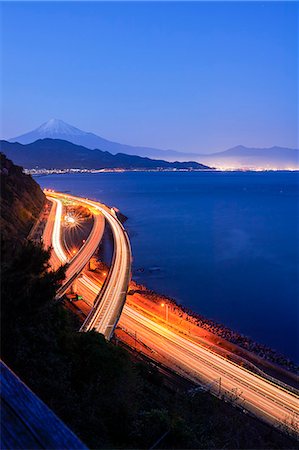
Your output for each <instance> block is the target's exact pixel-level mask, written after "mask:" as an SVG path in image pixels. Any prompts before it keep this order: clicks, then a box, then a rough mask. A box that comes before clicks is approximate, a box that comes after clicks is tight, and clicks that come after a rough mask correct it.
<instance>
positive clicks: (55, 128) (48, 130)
mask: <svg viewBox="0 0 299 450" xmlns="http://www.w3.org/2000/svg"><path fill="white" fill-rule="evenodd" d="M34 132H35V133H37V134H38V135H39V136H40V137H41V138H42V137H52V136H53V137H55V136H63V135H65V136H82V135H85V134H86V133H85V132H84V131H82V130H79V128H76V127H73V126H72V125H69V124H68V123H66V122H64V121H63V120H60V119H50V120H48V122H45V123H43V124H42V125H40V126H39V127H38V128H37V129H36V130H34Z"/></svg>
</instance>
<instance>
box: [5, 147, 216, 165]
mask: <svg viewBox="0 0 299 450" xmlns="http://www.w3.org/2000/svg"><path fill="white" fill-rule="evenodd" d="M0 150H1V152H2V153H4V154H5V155H6V156H7V157H8V158H10V159H12V160H13V161H14V163H16V164H18V165H21V166H23V167H24V168H26V169H33V168H38V169H71V168H76V169H145V170H156V169H164V170H166V169H193V170H194V169H196V170H206V169H209V167H208V166H205V165H202V164H199V163H198V162H194V161H190V162H169V161H163V160H156V159H150V158H142V157H140V156H133V155H125V154H123V153H118V154H117V155H112V154H111V153H109V152H104V151H102V150H98V149H95V150H90V149H88V148H86V147H83V146H82V145H76V144H73V143H71V142H68V141H65V140H61V139H39V140H37V141H35V142H33V143H31V144H25V145H24V144H20V143H18V142H7V141H0Z"/></svg>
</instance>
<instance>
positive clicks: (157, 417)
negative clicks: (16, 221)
mask: <svg viewBox="0 0 299 450" xmlns="http://www.w3.org/2000/svg"><path fill="white" fill-rule="evenodd" d="M19 176H20V177H22V175H21V174H19ZM33 193H34V190H33V192H32V195H33ZM7 239H8V241H9V239H10V236H9V235H8V237H7ZM12 239H13V236H12ZM48 258H49V253H48V252H46V251H44V250H42V249H41V247H38V246H34V245H33V244H32V243H26V244H23V245H22V246H21V247H20V248H19V250H18V251H17V252H16V254H15V255H14V257H13V258H11V259H10V260H9V261H7V262H6V264H5V265H4V267H2V269H3V272H2V284H1V291H2V292H1V293H2V315H1V325H2V326H1V333H2V336H1V343H2V358H3V360H4V361H5V362H6V363H7V364H8V366H10V367H11V368H12V369H13V370H14V371H15V372H16V373H17V375H19V376H20V378H21V379H22V380H23V381H24V382H25V383H26V384H27V385H28V386H29V387H30V388H31V389H32V390H33V391H34V392H35V393H36V394H37V395H38V396H39V397H40V398H41V399H42V400H44V401H45V402H46V403H47V404H48V406H49V407H50V408H52V409H53V410H54V412H56V413H57V414H58V416H59V417H60V418H61V419H63V420H64V422H65V423H66V424H67V425H69V426H70V427H71V429H72V430H73V431H74V432H75V433H76V434H77V435H78V436H79V437H80V438H81V439H82V440H83V442H85V443H86V444H87V445H88V446H89V447H90V448H139V449H141V448H150V447H151V446H153V445H154V443H155V442H157V441H158V440H159V439H160V438H161V437H162V436H164V437H163V438H162V439H161V441H160V443H159V444H158V445H157V446H156V447H157V448H193V449H198V448H209V449H212V448H224V447H225V448H238V449H246V448H260V449H266V448H267V449H275V448H277V449H283V448H285V449H286V448H296V446H295V444H294V442H293V441H292V440H290V439H288V438H287V437H285V436H284V435H282V434H280V433H278V432H277V431H275V430H274V429H271V428H269V427H267V426H264V425H263V424H261V423H259V422H258V421H256V420H254V419H252V418H250V417H248V416H246V415H244V414H243V413H241V412H239V411H238V410H236V409H234V408H233V407H232V406H230V405H228V404H226V403H224V402H221V401H220V400H218V399H216V398H213V397H211V396H210V395H209V394H208V393H202V392H196V391H194V390H191V391H190V390H189V389H186V388H181V389H178V388H176V387H174V386H172V387H169V385H168V384H167V382H166V380H165V378H163V377H162V376H161V375H160V374H159V373H158V372H157V370H156V369H155V368H154V367H153V366H151V365H149V364H144V363H137V362H135V361H134V360H133V359H132V358H131V357H130V355H129V354H128V353H127V352H126V351H124V350H123V349H121V348H119V347H117V346H115V345H113V344H111V343H107V342H106V341H105V340H104V338H103V337H102V336H101V335H99V334H97V333H95V332H89V333H78V331H77V330H78V328H79V323H78V321H77V319H76V317H75V316H73V315H72V314H71V313H70V312H68V311H67V310H66V309H65V308H64V307H63V304H57V303H56V302H54V300H53V299H54V295H55V291H56V289H57V288H58V286H59V284H60V282H61V280H62V278H63V276H64V274H63V269H61V270H59V271H58V272H52V271H51V270H49V265H48ZM1 263H2V260H1Z"/></svg>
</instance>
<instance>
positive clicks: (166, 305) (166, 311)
mask: <svg viewBox="0 0 299 450" xmlns="http://www.w3.org/2000/svg"><path fill="white" fill-rule="evenodd" d="M161 306H162V308H164V307H165V320H166V322H168V304H167V303H161Z"/></svg>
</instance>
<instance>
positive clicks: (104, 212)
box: [46, 191, 132, 340]
mask: <svg viewBox="0 0 299 450" xmlns="http://www.w3.org/2000/svg"><path fill="white" fill-rule="evenodd" d="M46 194H47V196H48V197H49V198H50V199H52V200H54V201H55V202H56V217H55V223H54V227H53V234H52V244H53V248H54V251H55V253H56V254H57V256H58V257H59V259H60V261H61V262H62V263H63V262H66V255H65V251H64V249H63V247H62V245H61V238H60V236H61V234H60V226H61V211H62V208H61V200H62V199H67V200H69V201H75V202H76V203H78V204H80V205H83V206H85V207H88V208H89V209H90V210H91V212H92V213H93V215H94V226H93V229H92V231H91V234H90V235H89V237H88V239H87V240H86V243H85V244H84V246H82V247H81V249H80V250H79V252H78V253H77V254H76V256H75V257H74V258H73V259H72V260H70V261H69V262H68V268H67V271H66V280H65V282H64V285H63V286H62V287H61V288H60V289H59V291H58V293H57V296H56V297H57V298H60V297H61V296H62V295H63V294H64V293H65V292H66V290H67V289H68V287H69V286H70V284H71V283H72V282H73V281H74V279H75V278H77V276H78V275H79V274H80V272H81V271H82V269H83V268H84V266H85V265H86V264H87V262H88V261H89V259H90V258H91V256H92V255H93V253H94V252H95V250H96V248H97V246H98V244H99V235H100V233H101V237H102V234H103V231H104V229H99V227H100V221H99V217H105V219H106V220H107V222H108V223H109V225H110V227H111V230H112V234H113V240H114V254H113V260H112V264H111V268H110V270H109V273H108V276H107V279H106V281H105V284H104V286H103V288H102V289H100V288H99V289H98V295H97V297H96V299H95V302H94V306H93V308H92V309H91V311H90V314H89V315H88V317H87V318H86V321H85V322H84V324H83V325H82V327H81V331H89V330H92V329H95V330H96V331H98V332H99V333H102V334H103V335H104V336H105V337H106V339H108V340H109V339H110V338H111V336H112V334H113V331H114V328H115V326H116V324H117V322H118V319H119V316H120V314H121V311H122V308H123V306H124V304H125V301H126V295H127V290H128V286H129V282H130V279H131V262H132V257H131V247H130V242H129V239H128V236H127V233H126V231H125V229H124V228H123V226H122V224H121V223H120V221H119V220H118V219H117V217H116V215H115V212H114V210H111V209H109V208H107V207H106V206H105V205H102V204H101V203H99V202H94V201H91V200H88V199H82V198H80V197H74V196H70V195H66V194H60V193H54V192H49V191H46Z"/></svg>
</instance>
